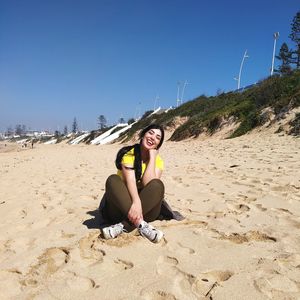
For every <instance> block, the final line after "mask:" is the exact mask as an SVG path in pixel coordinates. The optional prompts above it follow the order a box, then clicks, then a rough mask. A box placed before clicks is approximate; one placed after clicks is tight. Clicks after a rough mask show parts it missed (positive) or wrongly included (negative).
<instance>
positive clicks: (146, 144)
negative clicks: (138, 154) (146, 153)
mask: <svg viewBox="0 0 300 300" xmlns="http://www.w3.org/2000/svg"><path fill="white" fill-rule="evenodd" d="M161 139H162V133H161V131H160V129H150V130H148V131H147V132H146V133H145V135H144V137H143V139H142V144H141V145H142V147H143V148H144V149H146V150H150V149H157V147H158V145H159V143H160V141H161Z"/></svg>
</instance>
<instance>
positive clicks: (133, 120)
mask: <svg viewBox="0 0 300 300" xmlns="http://www.w3.org/2000/svg"><path fill="white" fill-rule="evenodd" d="M134 122H135V119H134V118H130V119H128V121H127V123H128V124H132V123H134Z"/></svg>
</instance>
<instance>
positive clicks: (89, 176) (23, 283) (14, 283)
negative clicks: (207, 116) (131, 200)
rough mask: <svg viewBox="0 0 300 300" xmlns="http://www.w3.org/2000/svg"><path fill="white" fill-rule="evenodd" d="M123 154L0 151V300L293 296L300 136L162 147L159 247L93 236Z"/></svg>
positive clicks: (298, 257)
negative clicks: (164, 207)
mask: <svg viewBox="0 0 300 300" xmlns="http://www.w3.org/2000/svg"><path fill="white" fill-rule="evenodd" d="M121 146H122V145H120V144H113V145H105V146H86V145H72V146H71V145H66V144H58V145H41V144H35V145H34V149H22V150H21V149H20V148H18V147H17V146H11V145H9V146H6V147H4V146H3V145H2V146H1V147H0V152H1V153H0V166H1V168H0V182H1V184H0V218H1V223H0V299H43V300H44V299H110V300H111V299H152V300H154V299H168V300H170V299H189V300H190V299H214V300H220V299H243V300H245V299H256V300H260V299H300V172H299V170H300V139H299V138H293V137H290V136H279V135H276V134H273V135H269V134H263V133H256V134H250V135H245V136H243V137H240V138H236V139H230V140H229V139H227V140H224V139H223V140H222V139H216V138H210V139H205V140H200V139H197V140H194V139H192V140H188V141H184V142H165V143H164V145H163V147H162V149H161V151H160V153H161V156H162V157H163V159H164V161H165V171H164V173H163V177H162V180H163V181H164V183H165V187H166V199H167V200H168V202H169V204H170V205H171V206H172V207H173V209H175V210H178V211H180V212H181V213H182V214H183V215H184V216H185V217H186V219H185V220H183V221H180V222H178V221H175V220H172V221H165V220H164V221H158V220H157V221H155V222H154V223H153V224H154V226H156V227H157V228H159V229H161V230H163V232H164V233H165V237H164V239H163V241H161V242H160V243H159V244H152V243H151V242H149V241H148V240H146V239H144V238H142V237H141V236H139V235H138V234H137V232H136V231H133V232H131V233H129V234H122V235H121V236H119V237H118V238H117V239H114V240H108V241H106V240H104V239H102V238H99V237H98V236H99V233H100V230H99V228H98V225H97V221H98V219H97V208H98V205H99V201H100V199H101V197H102V195H103V193H104V185H105V180H106V178H107V177H108V176H109V175H110V174H112V173H115V166H114V159H115V155H116V153H117V151H118V149H119V148H120V147H121ZM7 147H9V148H7Z"/></svg>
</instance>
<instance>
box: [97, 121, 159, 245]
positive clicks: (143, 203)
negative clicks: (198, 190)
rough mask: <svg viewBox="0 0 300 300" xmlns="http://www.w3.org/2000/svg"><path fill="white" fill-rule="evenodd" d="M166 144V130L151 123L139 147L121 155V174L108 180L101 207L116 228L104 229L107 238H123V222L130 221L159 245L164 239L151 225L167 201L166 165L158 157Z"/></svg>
mask: <svg viewBox="0 0 300 300" xmlns="http://www.w3.org/2000/svg"><path fill="white" fill-rule="evenodd" d="M163 141H164V130H163V128H162V127H161V126H160V125H156V124H151V125H149V126H148V127H146V128H145V129H144V130H142V132H141V134H140V143H139V144H135V145H134V146H127V147H124V148H122V149H121V150H120V151H119V152H118V154H117V158H116V167H117V168H118V172H117V175H111V176H109V177H108V179H107V181H106V191H105V195H104V199H105V204H104V205H102V213H103V215H104V217H105V218H106V219H108V220H109V221H110V222H111V223H112V224H115V225H112V226H109V227H105V228H103V229H102V233H103V236H104V238H106V239H111V238H115V237H117V236H118V235H120V234H121V233H122V232H123V231H124V223H125V222H126V221H129V222H130V223H131V224H133V225H134V226H135V227H136V228H138V231H139V233H140V234H141V235H142V236H143V237H146V238H147V239H149V240H150V241H151V242H154V243H158V242H159V241H160V240H161V239H162V237H163V233H162V231H160V230H158V229H155V228H154V227H153V226H152V225H150V224H148V222H152V221H154V220H156V219H157V218H158V216H159V215H160V212H161V205H162V201H163V198H164V184H163V183H162V181H161V180H160V177H161V174H162V171H163V168H164V163H163V160H162V159H161V157H160V156H159V154H158V149H159V148H160V147H161V145H162V143H163Z"/></svg>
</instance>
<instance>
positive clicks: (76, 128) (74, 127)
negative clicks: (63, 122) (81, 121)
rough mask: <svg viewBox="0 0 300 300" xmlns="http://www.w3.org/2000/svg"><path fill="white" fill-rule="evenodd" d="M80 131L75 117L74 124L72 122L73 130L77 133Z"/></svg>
mask: <svg viewBox="0 0 300 300" xmlns="http://www.w3.org/2000/svg"><path fill="white" fill-rule="evenodd" d="M77 131H78V125H77V120H76V118H74V121H73V124H72V132H73V133H77Z"/></svg>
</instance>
